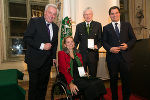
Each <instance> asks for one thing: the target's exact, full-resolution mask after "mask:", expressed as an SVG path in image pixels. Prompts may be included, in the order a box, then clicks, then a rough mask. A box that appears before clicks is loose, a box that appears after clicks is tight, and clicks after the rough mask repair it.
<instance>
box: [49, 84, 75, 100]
mask: <svg viewBox="0 0 150 100" xmlns="http://www.w3.org/2000/svg"><path fill="white" fill-rule="evenodd" d="M51 100H72V98H71V96H69V95H68V94H67V89H66V86H65V84H63V83H62V82H56V83H55V84H54V85H53V86H52V91H51Z"/></svg>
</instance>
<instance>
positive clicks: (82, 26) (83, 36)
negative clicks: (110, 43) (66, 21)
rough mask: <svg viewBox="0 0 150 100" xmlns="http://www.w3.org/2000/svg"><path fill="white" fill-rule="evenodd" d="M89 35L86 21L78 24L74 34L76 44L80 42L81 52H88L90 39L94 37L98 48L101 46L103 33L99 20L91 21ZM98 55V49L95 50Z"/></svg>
mask: <svg viewBox="0 0 150 100" xmlns="http://www.w3.org/2000/svg"><path fill="white" fill-rule="evenodd" d="M89 33H90V34H89V35H88V33H87V28H86V23H85V22H82V23H79V24H78V25H77V26H76V33H75V36H74V41H75V46H76V47H77V46H78V44H79V51H80V53H81V54H86V52H87V49H88V48H87V47H88V45H87V44H88V43H87V41H88V39H94V45H97V46H98V48H100V47H101V34H102V26H101V24H100V23H99V22H96V21H92V22H91V23H90V31H89ZM95 53H96V57H98V50H95Z"/></svg>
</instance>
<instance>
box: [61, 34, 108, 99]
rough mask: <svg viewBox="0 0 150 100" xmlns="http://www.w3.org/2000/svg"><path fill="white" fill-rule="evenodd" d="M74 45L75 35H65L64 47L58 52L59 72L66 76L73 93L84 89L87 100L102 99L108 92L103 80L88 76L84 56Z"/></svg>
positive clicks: (75, 93)
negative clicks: (84, 65) (85, 70)
mask: <svg viewBox="0 0 150 100" xmlns="http://www.w3.org/2000/svg"><path fill="white" fill-rule="evenodd" d="M74 47H75V44H74V41H73V37H71V36H68V37H65V38H64V49H63V51H59V52H58V68H59V72H61V73H62V74H63V75H64V76H65V79H66V81H67V83H68V88H69V89H70V91H71V93H72V95H77V94H78V92H79V91H82V92H83V93H84V98H85V100H100V97H101V96H103V95H104V94H106V89H105V86H104V84H103V81H102V80H100V79H98V78H91V77H88V75H87V74H86V73H85V72H84V67H83V66H82V65H83V62H82V56H81V54H80V53H78V52H77V50H76V49H75V48H74Z"/></svg>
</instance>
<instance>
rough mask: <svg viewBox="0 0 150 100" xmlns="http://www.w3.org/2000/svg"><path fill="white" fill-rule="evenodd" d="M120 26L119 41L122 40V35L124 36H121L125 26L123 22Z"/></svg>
mask: <svg viewBox="0 0 150 100" xmlns="http://www.w3.org/2000/svg"><path fill="white" fill-rule="evenodd" d="M120 24H121V26H120V39H122V38H123V35H124V34H123V30H124V29H123V28H124V27H125V26H124V25H125V24H124V23H123V22H120Z"/></svg>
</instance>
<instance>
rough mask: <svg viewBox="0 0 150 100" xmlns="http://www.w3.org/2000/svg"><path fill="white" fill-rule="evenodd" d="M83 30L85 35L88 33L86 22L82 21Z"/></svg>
mask: <svg viewBox="0 0 150 100" xmlns="http://www.w3.org/2000/svg"><path fill="white" fill-rule="evenodd" d="M83 30H84V32H85V33H86V35H87V34H88V33H87V28H86V22H83Z"/></svg>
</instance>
